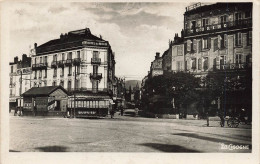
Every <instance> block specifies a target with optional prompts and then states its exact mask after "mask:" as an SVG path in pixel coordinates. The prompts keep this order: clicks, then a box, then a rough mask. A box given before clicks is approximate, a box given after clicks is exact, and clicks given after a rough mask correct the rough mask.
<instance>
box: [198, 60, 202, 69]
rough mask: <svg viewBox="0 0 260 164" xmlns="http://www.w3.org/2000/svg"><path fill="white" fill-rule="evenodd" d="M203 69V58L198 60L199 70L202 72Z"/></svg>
mask: <svg viewBox="0 0 260 164" xmlns="http://www.w3.org/2000/svg"><path fill="white" fill-rule="evenodd" d="M201 67H202V60H201V58H199V60H198V70H201Z"/></svg>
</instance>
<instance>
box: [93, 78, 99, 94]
mask: <svg viewBox="0 0 260 164" xmlns="http://www.w3.org/2000/svg"><path fill="white" fill-rule="evenodd" d="M97 90H98V81H97V80H93V81H92V91H93V92H94V93H97Z"/></svg>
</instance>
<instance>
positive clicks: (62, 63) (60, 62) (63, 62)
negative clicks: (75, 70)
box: [58, 60, 65, 68]
mask: <svg viewBox="0 0 260 164" xmlns="http://www.w3.org/2000/svg"><path fill="white" fill-rule="evenodd" d="M64 64H65V60H60V61H58V67H60V68H62V67H64Z"/></svg>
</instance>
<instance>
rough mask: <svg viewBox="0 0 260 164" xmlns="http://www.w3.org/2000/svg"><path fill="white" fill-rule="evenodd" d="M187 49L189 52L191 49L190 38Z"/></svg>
mask: <svg viewBox="0 0 260 164" xmlns="http://www.w3.org/2000/svg"><path fill="white" fill-rule="evenodd" d="M187 51H188V52H190V51H191V41H190V40H188V41H187Z"/></svg>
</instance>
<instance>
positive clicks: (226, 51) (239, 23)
mask: <svg viewBox="0 0 260 164" xmlns="http://www.w3.org/2000/svg"><path fill="white" fill-rule="evenodd" d="M184 45H185V48H184V50H185V70H186V71H187V72H191V73H194V74H196V75H203V74H206V73H207V72H208V71H221V70H225V71H227V70H234V69H236V70H239V69H245V68H251V63H252V3H216V4H213V5H206V6H201V4H200V3H197V4H194V5H192V6H189V7H187V8H186V12H185V13H184Z"/></svg>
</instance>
